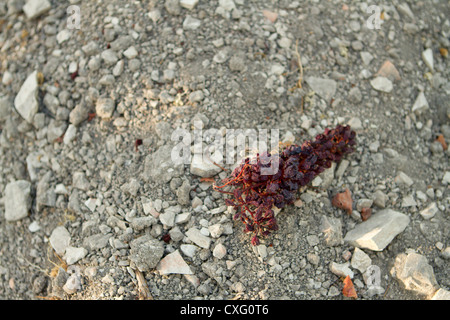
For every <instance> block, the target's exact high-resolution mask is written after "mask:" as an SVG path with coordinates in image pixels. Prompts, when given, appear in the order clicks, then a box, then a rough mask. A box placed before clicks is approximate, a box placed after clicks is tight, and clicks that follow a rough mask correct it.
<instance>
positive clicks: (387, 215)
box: [344, 209, 410, 251]
mask: <svg viewBox="0 0 450 320" xmlns="http://www.w3.org/2000/svg"><path fill="white" fill-rule="evenodd" d="M409 222H410V218H409V217H408V216H407V215H405V214H403V213H400V212H397V211H394V210H392V209H385V210H382V211H379V212H378V213H376V214H373V215H372V216H371V217H370V219H368V220H367V221H364V222H362V223H360V224H358V225H357V226H356V227H355V228H354V229H353V230H350V231H349V232H348V233H347V234H346V235H345V237H344V242H347V243H349V244H350V245H352V246H354V247H358V248H365V249H369V250H373V251H382V250H383V249H384V248H385V247H386V246H387V245H388V244H389V243H391V241H392V240H393V239H394V238H395V237H396V236H397V235H398V234H399V233H401V232H403V230H405V228H406V226H407V225H408V224H409Z"/></svg>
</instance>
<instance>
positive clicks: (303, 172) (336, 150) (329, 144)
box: [214, 125, 356, 245]
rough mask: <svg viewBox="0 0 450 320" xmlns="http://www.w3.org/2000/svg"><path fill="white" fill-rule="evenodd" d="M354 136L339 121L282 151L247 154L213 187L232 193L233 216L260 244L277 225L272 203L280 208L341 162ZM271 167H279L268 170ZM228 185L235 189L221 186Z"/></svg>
mask: <svg viewBox="0 0 450 320" xmlns="http://www.w3.org/2000/svg"><path fill="white" fill-rule="evenodd" d="M355 136H356V134H355V132H354V131H352V130H351V128H350V126H345V127H344V126H340V125H339V126H337V127H336V128H335V129H332V130H329V129H325V132H324V133H323V134H319V135H317V136H316V139H315V140H314V141H306V142H304V143H303V144H302V145H301V146H299V145H290V146H288V147H287V148H285V149H284V150H283V151H282V152H281V153H276V154H272V153H268V152H265V153H262V154H257V155H256V156H255V157H254V158H246V159H244V160H243V161H242V163H241V164H240V165H239V166H237V167H236V168H235V169H234V170H233V172H232V174H231V176H230V177H228V178H227V179H225V180H224V181H223V185H222V186H215V187H214V188H215V190H217V191H220V192H222V193H226V194H228V195H230V196H231V198H229V199H226V200H225V203H226V205H228V206H232V207H234V208H235V209H236V214H235V216H234V219H240V220H241V221H242V222H243V223H244V224H245V232H250V233H252V234H253V236H252V238H251V243H252V244H253V245H258V244H259V237H261V236H266V235H268V234H269V233H270V232H271V231H274V230H277V229H278V225H277V222H276V219H275V215H274V211H273V207H274V206H275V207H277V208H280V209H281V208H283V207H284V206H286V205H288V204H291V203H293V202H294V201H295V194H296V193H297V191H298V190H299V188H300V187H302V186H306V185H307V184H308V183H310V182H311V181H312V180H313V179H314V178H315V177H316V176H317V175H318V174H320V173H321V172H323V171H324V170H325V169H327V168H330V167H331V164H332V162H333V161H335V162H339V161H340V160H341V159H342V157H344V156H345V155H346V154H349V153H351V152H353V151H354V150H353V148H352V146H353V145H355V144H356V140H355ZM269 168H272V169H274V168H275V169H276V170H273V174H265V173H264V172H266V171H267V170H268V169H269ZM262 173H264V174H262ZM226 186H231V187H234V189H233V190H232V191H224V190H221V189H222V188H224V187H226Z"/></svg>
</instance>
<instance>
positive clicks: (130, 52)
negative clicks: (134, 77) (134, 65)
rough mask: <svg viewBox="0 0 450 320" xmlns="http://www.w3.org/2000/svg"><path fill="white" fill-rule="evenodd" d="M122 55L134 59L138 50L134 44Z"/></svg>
mask: <svg viewBox="0 0 450 320" xmlns="http://www.w3.org/2000/svg"><path fill="white" fill-rule="evenodd" d="M123 55H124V56H125V57H127V58H128V59H134V58H136V57H137V55H138V52H137V50H136V48H135V47H134V46H131V47H129V48H128V49H127V50H125V51H124V52H123Z"/></svg>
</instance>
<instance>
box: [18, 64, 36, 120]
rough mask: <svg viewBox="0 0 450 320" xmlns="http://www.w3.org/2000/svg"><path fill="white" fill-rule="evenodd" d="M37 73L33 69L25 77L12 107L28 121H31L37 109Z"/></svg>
mask: <svg viewBox="0 0 450 320" xmlns="http://www.w3.org/2000/svg"><path fill="white" fill-rule="evenodd" d="M37 74H38V72H37V71H34V72H33V73H31V74H30V75H29V76H28V77H27V79H26V80H25V82H24V83H23V84H22V87H20V90H19V93H17V96H16V98H15V99H14V107H15V108H16V110H17V112H18V113H19V114H20V115H21V116H22V118H24V119H25V120H26V121H27V122H28V123H33V118H34V116H35V114H36V113H37V112H38V109H39V102H38V100H37V94H38V90H39V84H38V80H37Z"/></svg>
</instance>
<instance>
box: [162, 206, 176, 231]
mask: <svg viewBox="0 0 450 320" xmlns="http://www.w3.org/2000/svg"><path fill="white" fill-rule="evenodd" d="M175 216H176V213H175V212H174V211H172V210H166V211H165V212H164V213H162V214H160V215H159V221H161V223H162V224H163V225H164V226H166V227H173V226H174V225H175Z"/></svg>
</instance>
